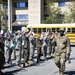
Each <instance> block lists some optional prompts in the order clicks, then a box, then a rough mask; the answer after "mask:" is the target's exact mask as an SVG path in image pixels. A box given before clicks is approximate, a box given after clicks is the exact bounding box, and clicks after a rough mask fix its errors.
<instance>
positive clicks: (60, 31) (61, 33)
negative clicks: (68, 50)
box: [59, 28, 65, 36]
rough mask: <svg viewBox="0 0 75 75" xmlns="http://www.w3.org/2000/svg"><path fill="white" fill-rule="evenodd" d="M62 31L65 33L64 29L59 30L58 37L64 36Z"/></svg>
mask: <svg viewBox="0 0 75 75" xmlns="http://www.w3.org/2000/svg"><path fill="white" fill-rule="evenodd" d="M64 31H65V29H64V28H60V30H59V33H60V35H61V36H63V35H64Z"/></svg>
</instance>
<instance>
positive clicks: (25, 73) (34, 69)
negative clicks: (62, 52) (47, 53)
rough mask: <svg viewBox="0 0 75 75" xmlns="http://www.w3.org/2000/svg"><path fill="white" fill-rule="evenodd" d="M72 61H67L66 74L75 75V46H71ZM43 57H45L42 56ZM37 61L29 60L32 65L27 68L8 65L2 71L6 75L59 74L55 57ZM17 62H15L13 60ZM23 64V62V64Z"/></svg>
mask: <svg viewBox="0 0 75 75" xmlns="http://www.w3.org/2000/svg"><path fill="white" fill-rule="evenodd" d="M71 50H72V51H71V56H70V60H71V63H70V64H69V63H68V61H67V62H66V71H65V72H64V75H75V46H72V47H71ZM42 59H43V57H42ZM34 61H35V62H31V61H30V62H29V63H30V64H31V66H29V67H26V68H20V69H18V68H16V67H15V66H12V67H7V66H6V68H5V69H3V70H2V71H3V72H4V73H5V75H59V72H58V68H57V66H56V65H55V63H54V58H49V57H48V60H46V61H40V63H39V64H37V63H36V58H35V59H34ZM13 63H15V62H13ZM21 66H22V64H21Z"/></svg>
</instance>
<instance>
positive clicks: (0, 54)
mask: <svg viewBox="0 0 75 75" xmlns="http://www.w3.org/2000/svg"><path fill="white" fill-rule="evenodd" d="M0 35H1V34H0ZM4 63H5V57H4V42H3V40H2V38H1V37H0V75H2V72H1V69H2V68H3V65H4Z"/></svg>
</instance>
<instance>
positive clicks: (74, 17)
mask: <svg viewBox="0 0 75 75" xmlns="http://www.w3.org/2000/svg"><path fill="white" fill-rule="evenodd" d="M67 7H68V8H69V9H70V13H69V15H68V16H67V19H66V20H67V22H68V23H75V1H73V2H71V3H70V4H68V5H67Z"/></svg>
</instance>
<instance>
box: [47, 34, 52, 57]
mask: <svg viewBox="0 0 75 75" xmlns="http://www.w3.org/2000/svg"><path fill="white" fill-rule="evenodd" d="M51 36H52V33H49V34H48V49H49V56H51V51H52V44H51Z"/></svg>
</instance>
